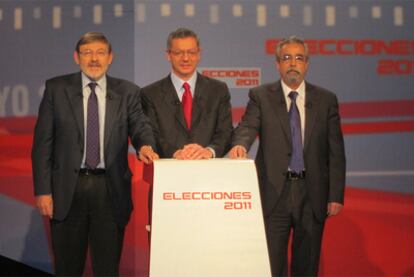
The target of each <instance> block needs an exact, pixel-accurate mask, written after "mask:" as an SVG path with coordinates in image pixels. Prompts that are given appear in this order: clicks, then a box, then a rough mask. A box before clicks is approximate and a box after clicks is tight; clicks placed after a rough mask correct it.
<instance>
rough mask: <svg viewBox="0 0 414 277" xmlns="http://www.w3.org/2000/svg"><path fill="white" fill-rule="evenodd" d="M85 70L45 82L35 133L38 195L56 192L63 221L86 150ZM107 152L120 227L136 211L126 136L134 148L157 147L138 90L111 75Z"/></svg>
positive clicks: (109, 182) (57, 211)
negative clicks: (83, 87)
mask: <svg viewBox="0 0 414 277" xmlns="http://www.w3.org/2000/svg"><path fill="white" fill-rule="evenodd" d="M81 79H82V78H81V74H80V72H79V73H75V74H71V75H66V76H60V77H56V78H53V79H50V80H48V81H46V88H45V92H44V96H43V99H42V102H41V104H40V108H39V114H38V119H37V123H36V127H35V132H34V142H33V149H32V165H33V180H34V188H35V195H43V194H52V197H53V202H54V211H53V218H54V219H57V220H63V219H64V218H65V217H66V215H67V213H68V211H69V208H70V206H71V202H72V198H73V193H74V190H75V186H76V183H77V179H78V174H79V168H80V165H81V162H82V156H83V152H84V120H83V114H84V112H83V96H82V81H81ZM106 90H107V97H106V115H105V137H104V156H105V169H106V183H107V187H108V192H109V196H110V200H111V204H112V208H113V212H114V217H115V220H116V221H117V223H118V224H119V225H120V226H124V225H126V223H127V222H128V220H129V217H130V213H131V211H132V200H131V176H132V174H131V171H130V169H129V167H128V159H127V158H128V157H127V156H128V137H130V139H131V143H132V144H133V145H134V147H135V148H136V149H139V148H140V147H141V146H142V145H152V146H155V143H154V138H153V135H152V130H151V126H150V123H149V120H148V118H147V117H146V116H145V115H144V113H143V111H142V108H141V103H140V94H139V88H138V87H137V86H136V85H134V84H133V83H130V82H128V81H125V80H121V79H116V78H112V77H109V76H107V88H106Z"/></svg>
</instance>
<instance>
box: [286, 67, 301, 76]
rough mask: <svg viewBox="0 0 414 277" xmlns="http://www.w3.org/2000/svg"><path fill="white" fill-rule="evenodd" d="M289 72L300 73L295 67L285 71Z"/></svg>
mask: <svg viewBox="0 0 414 277" xmlns="http://www.w3.org/2000/svg"><path fill="white" fill-rule="evenodd" d="M291 72H295V73H296V74H299V75H300V72H299V71H297V70H296V69H293V68H289V69H288V71H287V73H291Z"/></svg>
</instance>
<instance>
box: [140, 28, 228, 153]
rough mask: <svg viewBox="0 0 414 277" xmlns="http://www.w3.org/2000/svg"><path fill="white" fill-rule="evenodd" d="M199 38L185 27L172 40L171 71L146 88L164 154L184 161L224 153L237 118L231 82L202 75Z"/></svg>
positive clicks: (146, 103)
mask: <svg viewBox="0 0 414 277" xmlns="http://www.w3.org/2000/svg"><path fill="white" fill-rule="evenodd" d="M200 57H201V48H200V42H199V39H198V36H197V34H196V33H194V32H193V31H192V30H189V29H186V28H179V29H177V30H175V31H173V32H171V33H170V34H169V36H168V39H167V50H166V58H167V60H168V61H169V62H170V63H171V74H169V75H168V76H167V77H165V78H163V79H161V80H159V81H157V82H155V83H153V84H151V85H149V86H147V87H145V88H143V89H142V98H143V107H144V111H145V113H146V114H147V115H148V117H149V118H150V120H151V123H152V127H153V130H154V136H155V138H156V141H157V150H158V151H159V152H158V153H159V155H160V157H161V158H176V159H183V160H195V159H209V158H214V157H222V156H223V155H224V154H226V152H227V150H228V148H227V147H228V145H229V143H230V139H231V131H232V117H231V105H230V94H229V90H228V88H227V85H226V84H225V83H223V82H220V81H218V80H214V79H211V78H209V77H206V76H203V75H201V74H199V73H197V71H196V69H197V65H198V63H199V61H200Z"/></svg>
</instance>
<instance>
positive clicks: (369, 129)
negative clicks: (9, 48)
mask: <svg viewBox="0 0 414 277" xmlns="http://www.w3.org/2000/svg"><path fill="white" fill-rule="evenodd" d="M342 131H343V132H344V134H347V135H353V134H377V133H401V132H413V131H414V121H413V120H410V121H387V122H359V123H345V124H342Z"/></svg>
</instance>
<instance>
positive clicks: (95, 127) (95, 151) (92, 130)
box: [85, 83, 100, 169]
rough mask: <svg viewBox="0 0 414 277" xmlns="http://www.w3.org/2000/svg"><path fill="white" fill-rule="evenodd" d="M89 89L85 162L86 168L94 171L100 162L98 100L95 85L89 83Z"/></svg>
mask: <svg viewBox="0 0 414 277" xmlns="http://www.w3.org/2000/svg"><path fill="white" fill-rule="evenodd" d="M89 87H90V88H91V94H90V95H89V99H88V115H87V126H86V160H85V162H86V166H87V168H90V169H95V168H96V166H97V165H98V164H99V162H100V152H99V151H100V144H99V113H98V99H97V97H96V93H95V87H96V83H89Z"/></svg>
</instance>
